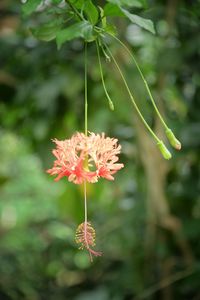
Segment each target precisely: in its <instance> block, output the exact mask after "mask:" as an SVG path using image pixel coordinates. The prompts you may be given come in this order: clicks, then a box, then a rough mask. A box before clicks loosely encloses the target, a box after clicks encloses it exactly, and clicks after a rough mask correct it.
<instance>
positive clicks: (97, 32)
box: [22, 0, 181, 260]
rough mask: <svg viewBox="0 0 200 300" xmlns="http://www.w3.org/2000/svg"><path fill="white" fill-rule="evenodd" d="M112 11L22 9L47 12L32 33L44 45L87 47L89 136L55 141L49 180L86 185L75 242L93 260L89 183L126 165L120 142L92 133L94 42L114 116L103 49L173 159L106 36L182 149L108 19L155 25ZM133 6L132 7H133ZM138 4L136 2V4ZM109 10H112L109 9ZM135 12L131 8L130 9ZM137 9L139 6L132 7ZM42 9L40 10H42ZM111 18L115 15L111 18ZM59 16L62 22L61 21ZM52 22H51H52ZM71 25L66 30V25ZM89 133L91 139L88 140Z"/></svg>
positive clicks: (120, 9)
mask: <svg viewBox="0 0 200 300" xmlns="http://www.w3.org/2000/svg"><path fill="white" fill-rule="evenodd" d="M107 2H109V3H107V5H105V6H104V7H101V6H99V5H98V6H97V5H96V4H95V2H94V1H92V0H89V1H74V0H65V1H62V0H58V1H55V3H54V4H53V5H52V3H51V1H50V2H48V1H47V2H46V1H43V0H32V1H26V2H25V3H24V4H23V6H22V11H23V13H24V16H29V15H30V14H32V13H34V12H35V11H36V12H38V13H39V12H42V13H43V12H44V11H45V9H47V15H48V17H47V18H46V19H47V23H44V24H41V26H39V27H35V28H32V29H31V32H32V34H33V35H34V36H35V37H36V38H38V39H40V40H43V41H51V40H53V39H55V40H56V43H57V47H58V49H60V48H61V46H62V45H63V44H64V43H66V42H68V41H71V40H73V39H75V38H82V39H83V40H84V42H85V112H84V113H85V131H84V133H80V132H77V133H75V134H74V135H73V136H72V137H71V138H70V139H65V140H62V141H59V140H57V139H53V142H54V143H55V145H56V147H55V149H54V150H53V151H52V152H53V155H54V156H55V157H56V159H55V161H54V165H53V167H52V168H51V169H49V170H48V171H47V172H48V173H49V174H50V175H53V176H56V177H55V181H58V180H60V179H61V178H63V177H64V178H67V179H68V181H70V182H73V183H75V184H83V185H84V211H85V219H84V222H83V223H81V224H80V225H79V226H78V228H77V231H76V238H75V240H76V242H77V244H79V248H80V249H86V250H87V251H88V253H89V255H90V259H91V260H92V256H100V255H101V252H97V251H95V250H94V249H93V247H94V246H95V235H96V234H95V230H94V228H93V227H92V225H91V223H90V222H89V221H88V219H87V183H96V182H97V181H98V180H99V179H100V178H105V179H107V180H114V174H115V173H116V172H117V171H119V170H120V169H121V168H123V164H121V163H118V159H119V158H118V155H119V154H120V150H121V146H120V145H119V144H118V140H117V139H115V138H109V137H106V136H105V134H104V133H101V134H95V133H93V132H88V124H87V119H88V115H87V113H88V101H87V43H88V42H94V43H95V44H96V49H97V58H98V64H99V70H100V75H101V81H102V86H103V89H104V92H105V96H106V98H107V100H108V103H109V107H110V109H111V110H114V103H113V101H112V99H111V97H110V95H109V92H108V89H107V87H106V84H105V80H104V74H103V68H102V62H101V53H100V49H101V51H102V53H103V55H104V56H105V58H106V59H107V60H109V61H112V62H113V63H114V65H115V66H116V68H117V70H118V72H119V74H120V76H121V78H122V81H123V83H124V85H125V88H126V90H127V92H128V96H129V98H130V100H131V103H132V104H133V106H134V108H135V110H136V113H137V114H138V116H139V118H140V120H141V121H142V122H143V124H144V126H145V127H146V129H147V130H148V131H149V133H150V134H151V136H152V137H153V139H154V140H155V142H156V145H157V147H158V149H159V150H160V152H161V154H162V155H163V157H164V158H165V159H170V158H171V157H172V155H171V153H170V151H169V150H168V149H167V147H166V146H165V144H164V143H163V141H162V140H161V139H160V138H159V137H158V136H157V134H156V133H155V132H154V131H153V129H152V128H151V127H150V126H149V124H148V123H147V121H146V120H145V118H144V116H143V113H142V112H141V110H140V108H139V107H138V105H137V101H136V100H135V97H134V95H133V93H132V92H131V89H130V88H129V85H128V83H127V81H126V78H125V76H124V74H123V72H122V70H121V68H120V65H119V63H118V61H117V60H116V58H115V57H114V55H113V53H112V51H111V50H110V48H109V47H108V43H107V40H106V39H105V36H109V37H112V38H114V39H115V41H116V42H118V43H119V44H120V45H121V46H122V47H123V48H124V49H125V51H127V52H128V53H129V55H130V57H131V58H132V60H133V62H134V64H135V65H136V68H137V70H138V72H139V74H140V76H141V79H142V81H143V83H144V85H145V88H146V91H147V93H148V96H149V97H150V100H151V103H152V105H153V108H154V110H155V112H156V114H157V116H158V118H159V120H160V121H161V123H162V125H163V127H164V129H165V134H166V136H167V138H168V140H169V142H170V144H171V145H172V147H174V148H175V149H176V150H180V149H181V143H180V142H179V140H178V139H177V138H176V137H175V135H174V133H173V132H172V130H171V129H170V128H169V127H168V126H167V124H166V122H165V121H164V118H163V117H162V115H161V113H160V111H159V110H158V107H157V105H156V102H155V101H154V98H153V96H152V93H151V91H150V88H149V86H148V83H147V81H146V79H145V77H144V75H143V72H142V70H141V68H140V67H139V64H138V62H137V60H136V59H135V56H134V54H133V52H132V51H130V50H129V49H128V48H127V46H126V45H125V44H124V43H123V42H122V41H121V40H120V39H119V38H117V37H116V32H115V30H114V29H113V26H112V24H107V18H106V17H107V15H108V16H114V15H115V13H116V16H118V14H119V13H120V15H121V16H122V17H125V18H127V19H129V21H131V22H133V23H135V24H137V25H138V26H140V27H142V28H144V29H146V30H148V31H149V32H151V33H153V34H154V33H155V30H154V26H153V23H152V21H151V20H148V19H145V18H142V17H140V16H136V15H132V14H131V12H130V11H127V9H126V7H124V1H112V0H107ZM129 2H131V1H129ZM133 2H134V1H133ZM49 6H50V7H51V14H50V13H49ZM108 6H109V9H108ZM130 6H131V4H130ZM133 6H134V4H133ZM38 8H40V9H39V10H38ZM111 12H112V13H111ZM109 13H111V14H110V15H109ZM58 16H59V17H58ZM51 18H52V19H51ZM66 24H67V25H66ZM88 133H89V134H88Z"/></svg>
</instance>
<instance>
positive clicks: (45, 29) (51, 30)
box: [31, 19, 63, 42]
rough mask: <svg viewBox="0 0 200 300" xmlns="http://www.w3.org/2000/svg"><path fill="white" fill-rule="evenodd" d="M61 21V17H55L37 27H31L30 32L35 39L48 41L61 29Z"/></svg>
mask: <svg viewBox="0 0 200 300" xmlns="http://www.w3.org/2000/svg"><path fill="white" fill-rule="evenodd" d="M62 23H63V20H62V19H56V20H53V21H51V22H49V23H47V24H45V25H43V26H41V27H39V28H31V32H32V34H33V36H35V37H36V38H37V39H39V40H42V41H46V42H49V41H51V40H53V39H54V38H55V37H56V34H57V32H58V31H59V30H60V29H61V26H62Z"/></svg>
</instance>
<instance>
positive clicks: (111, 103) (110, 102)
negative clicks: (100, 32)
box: [96, 41, 114, 110]
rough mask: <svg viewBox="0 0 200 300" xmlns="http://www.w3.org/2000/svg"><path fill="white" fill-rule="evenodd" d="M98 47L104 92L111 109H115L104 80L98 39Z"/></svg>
mask: <svg viewBox="0 0 200 300" xmlns="http://www.w3.org/2000/svg"><path fill="white" fill-rule="evenodd" d="M96 48H97V56H98V61H99V70H100V74H101V81H102V85H103V89H104V92H105V94H106V97H107V99H108V103H109V107H110V109H111V110H114V104H113V102H112V100H111V98H110V96H109V94H108V91H107V88H106V85H105V81H104V77H103V71H102V64H101V57H100V53H99V45H98V42H97V41H96Z"/></svg>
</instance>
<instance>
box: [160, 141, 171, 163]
mask: <svg viewBox="0 0 200 300" xmlns="http://www.w3.org/2000/svg"><path fill="white" fill-rule="evenodd" d="M157 146H158V148H159V150H160V152H161V153H162V156H163V157H164V158H165V159H170V158H171V157H172V155H171V153H170V152H169V150H168V149H167V147H166V146H165V144H164V143H163V142H162V141H160V142H158V143H157Z"/></svg>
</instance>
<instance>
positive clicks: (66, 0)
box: [65, 0, 84, 21]
mask: <svg viewBox="0 0 200 300" xmlns="http://www.w3.org/2000/svg"><path fill="white" fill-rule="evenodd" d="M65 2H66V3H67V4H68V5H69V6H70V7H71V9H72V10H73V11H74V13H75V14H76V15H77V17H78V18H79V19H80V20H82V21H84V18H83V16H82V15H81V14H80V13H79V11H78V10H77V9H76V7H74V6H73V5H72V4H71V3H70V2H69V1H68V0H65Z"/></svg>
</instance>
